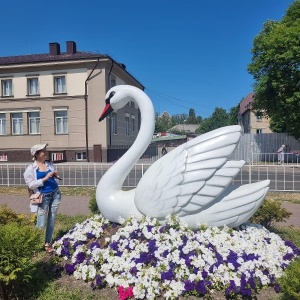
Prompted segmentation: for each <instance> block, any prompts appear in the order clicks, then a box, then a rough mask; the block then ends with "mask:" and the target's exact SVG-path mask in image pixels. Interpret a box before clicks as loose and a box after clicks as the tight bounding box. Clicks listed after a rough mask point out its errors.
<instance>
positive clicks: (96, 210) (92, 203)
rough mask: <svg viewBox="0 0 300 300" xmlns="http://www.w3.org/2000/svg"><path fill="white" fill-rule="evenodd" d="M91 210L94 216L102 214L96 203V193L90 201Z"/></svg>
mask: <svg viewBox="0 0 300 300" xmlns="http://www.w3.org/2000/svg"><path fill="white" fill-rule="evenodd" d="M89 209H90V210H91V212H92V213H93V214H99V213H100V210H99V208H98V205H97V201H96V193H94V194H93V195H92V196H91V199H90V202H89Z"/></svg>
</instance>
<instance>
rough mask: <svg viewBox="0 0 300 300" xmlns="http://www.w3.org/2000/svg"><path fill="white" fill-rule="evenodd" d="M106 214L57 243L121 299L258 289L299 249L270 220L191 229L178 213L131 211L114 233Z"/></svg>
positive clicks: (81, 270) (75, 269)
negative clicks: (161, 219)
mask: <svg viewBox="0 0 300 300" xmlns="http://www.w3.org/2000/svg"><path fill="white" fill-rule="evenodd" d="M108 226H111V224H110V223H109V221H107V220H105V219H104V218H102V217H101V216H99V215H95V216H94V217H93V218H91V219H88V220H86V221H85V222H84V223H82V224H77V225H76V226H75V227H74V228H73V229H71V230H70V231H69V232H68V233H67V234H66V235H64V236H63V237H62V238H61V239H59V240H58V241H56V242H55V243H54V247H55V249H56V254H57V255H59V256H61V257H62V258H63V261H64V266H65V271H66V273H67V274H69V275H72V276H75V278H77V279H79V280H84V281H90V282H91V286H92V287H93V288H98V287H99V288H101V287H103V286H109V287H116V288H117V289H118V292H119V297H120V299H127V298H130V297H132V296H134V298H136V299H155V298H156V297H157V296H163V297H165V298H166V299H176V298H178V297H179V296H180V295H198V296H204V295H209V294H212V293H213V292H214V291H216V290H223V291H224V293H225V294H226V296H229V295H231V296H234V295H242V296H251V295H254V294H256V293H258V292H259V291H260V290H261V289H262V288H263V287H264V286H273V287H274V288H275V290H277V291H278V289H279V287H278V286H277V285H276V279H277V278H279V277H281V276H282V274H283V271H284V269H285V268H286V267H287V266H288V265H289V263H290V262H291V261H292V260H293V259H294V258H295V257H296V256H298V255H299V253H300V252H299V249H297V248H296V247H295V246H294V245H293V243H291V242H288V241H284V240H282V239H281V238H280V237H279V236H278V235H276V234H275V233H271V232H269V231H268V230H267V229H265V228H264V227H261V228H258V226H251V225H244V226H241V228H240V229H236V230H234V229H231V228H227V227H224V228H217V227H205V226H202V227H200V228H199V229H197V230H191V229H189V228H188V227H187V225H186V224H185V223H183V222H181V221H180V220H178V219H177V218H176V217H174V216H172V217H171V216H169V217H168V218H167V219H166V222H165V224H164V225H161V224H159V223H158V222H157V220H155V219H150V218H148V217H144V218H142V219H140V220H138V219H135V218H134V217H132V218H130V219H129V220H127V221H126V222H124V223H123V225H122V226H121V227H119V228H116V230H117V229H118V230H117V231H116V232H115V234H113V235H112V236H111V237H110V238H108V237H107V238H105V232H106V229H107V228H108Z"/></svg>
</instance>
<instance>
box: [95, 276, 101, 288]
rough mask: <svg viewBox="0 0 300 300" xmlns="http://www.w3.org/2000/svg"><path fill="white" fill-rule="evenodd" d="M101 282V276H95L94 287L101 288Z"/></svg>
mask: <svg viewBox="0 0 300 300" xmlns="http://www.w3.org/2000/svg"><path fill="white" fill-rule="evenodd" d="M102 280H103V278H102V276H100V275H96V285H97V286H101V285H102V283H103V281H102Z"/></svg>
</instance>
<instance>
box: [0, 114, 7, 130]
mask: <svg viewBox="0 0 300 300" xmlns="http://www.w3.org/2000/svg"><path fill="white" fill-rule="evenodd" d="M5 134H6V118H5V114H0V135H5Z"/></svg>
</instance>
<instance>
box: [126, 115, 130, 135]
mask: <svg viewBox="0 0 300 300" xmlns="http://www.w3.org/2000/svg"><path fill="white" fill-rule="evenodd" d="M125 135H129V117H127V116H125Z"/></svg>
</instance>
